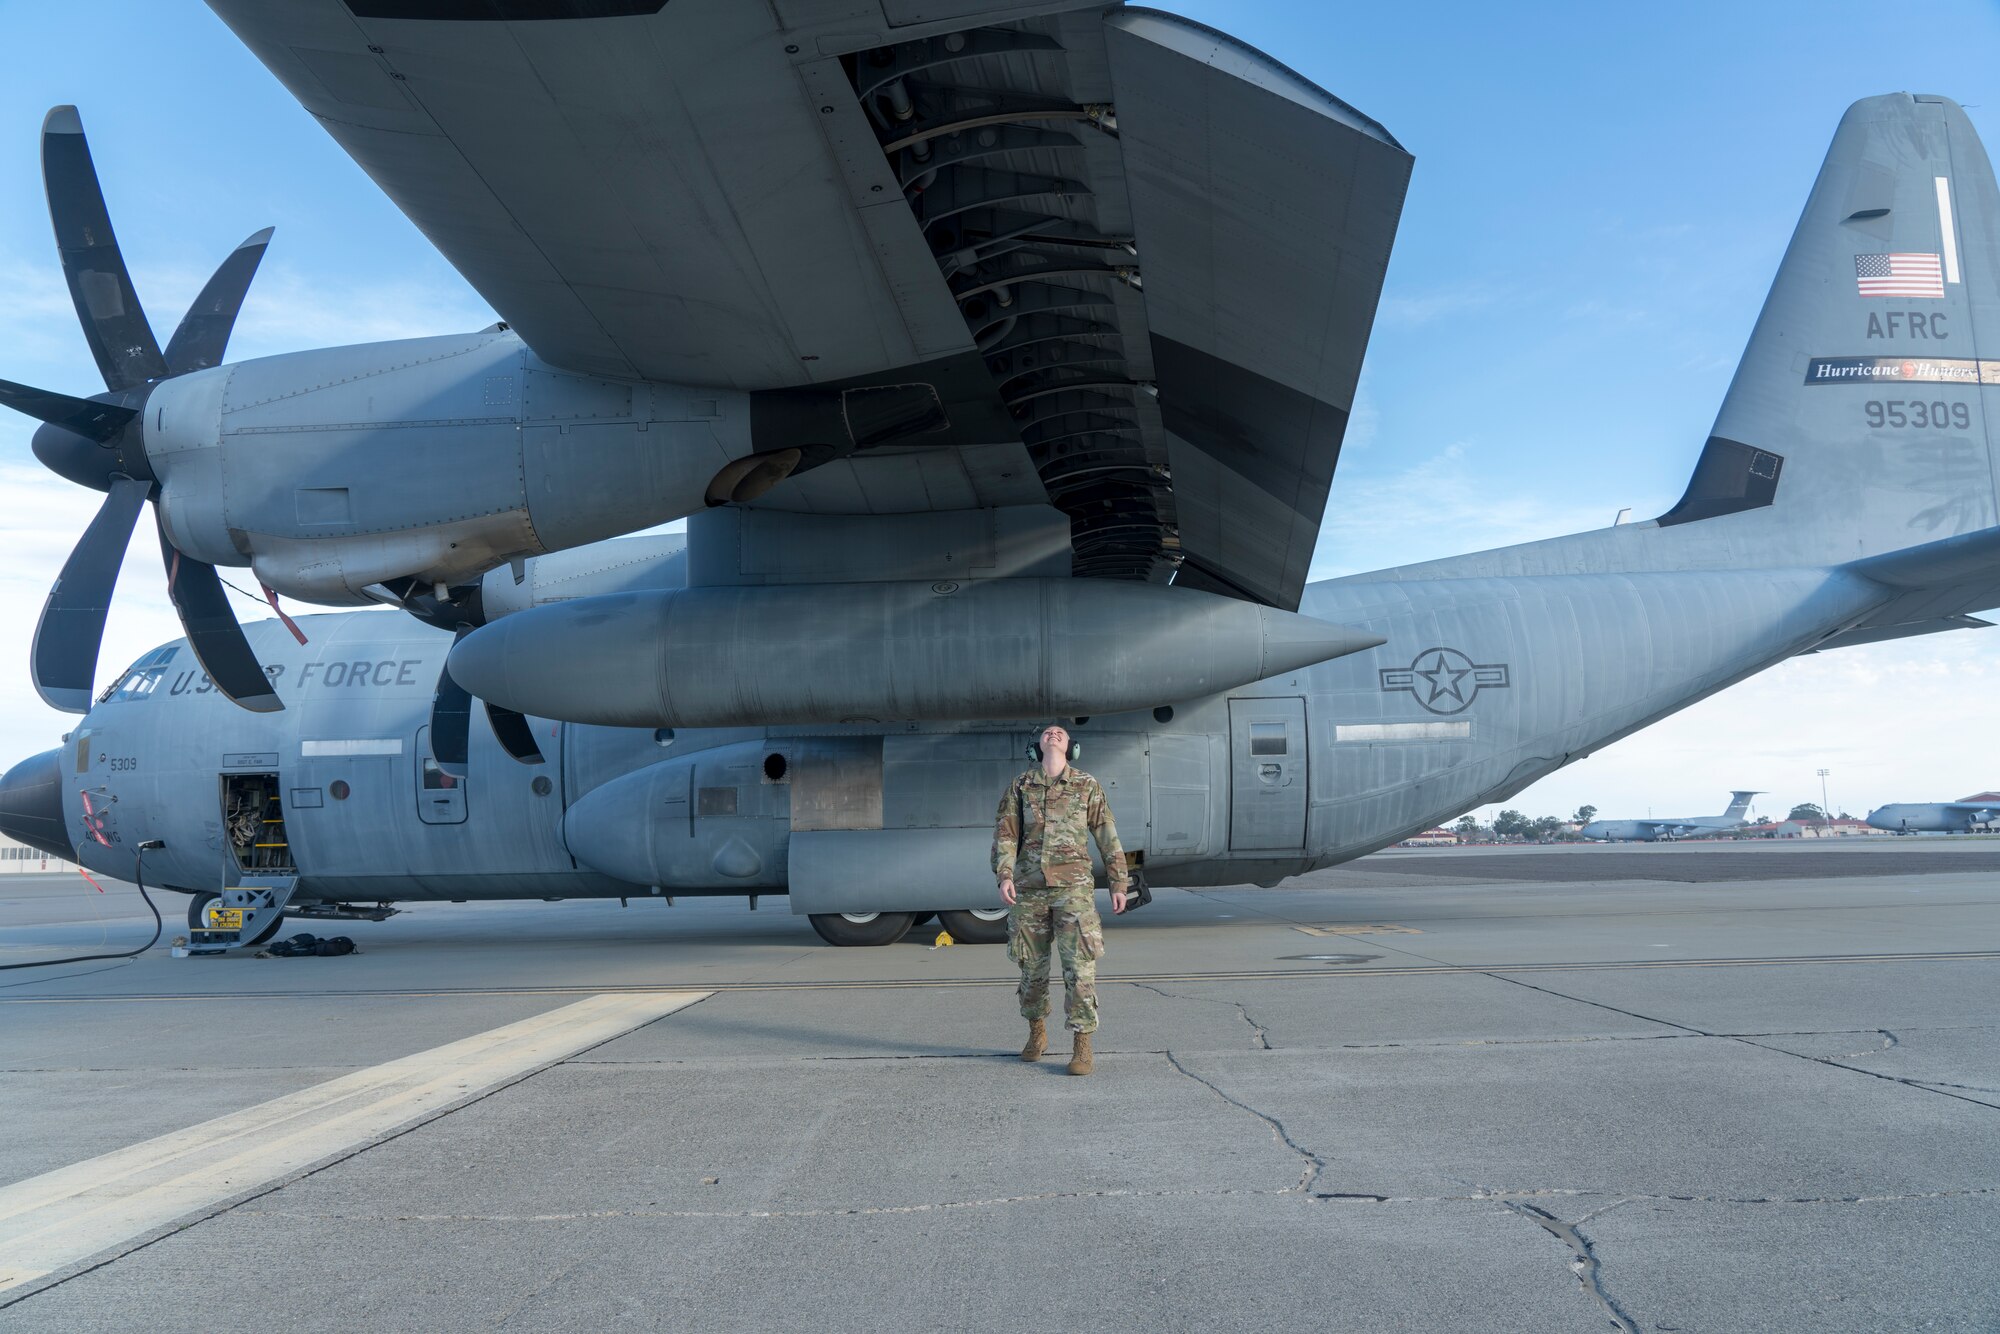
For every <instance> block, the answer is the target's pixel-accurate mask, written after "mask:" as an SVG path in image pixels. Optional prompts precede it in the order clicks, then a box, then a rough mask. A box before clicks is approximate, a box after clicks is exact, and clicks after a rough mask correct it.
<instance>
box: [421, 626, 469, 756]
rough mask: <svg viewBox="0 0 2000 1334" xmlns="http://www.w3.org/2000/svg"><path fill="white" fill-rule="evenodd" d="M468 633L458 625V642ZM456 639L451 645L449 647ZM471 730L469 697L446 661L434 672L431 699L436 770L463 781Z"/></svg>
mask: <svg viewBox="0 0 2000 1334" xmlns="http://www.w3.org/2000/svg"><path fill="white" fill-rule="evenodd" d="M471 633H472V627H471V626H469V625H461V626H460V627H459V628H458V639H463V638H465V637H466V636H467V635H469V634H471ZM458 639H454V640H453V641H452V645H453V647H456V646H457V644H458ZM471 727H472V696H471V695H470V694H468V693H466V689H465V687H464V686H462V685H460V684H459V683H458V682H457V681H455V680H453V679H452V675H451V662H450V659H449V658H447V659H446V661H445V665H444V666H443V667H441V668H439V669H438V683H437V693H436V694H434V695H432V696H431V758H432V759H434V760H436V761H437V762H438V767H439V768H440V769H443V770H444V771H445V772H446V773H449V774H453V775H455V776H457V777H459V778H463V777H465V763H466V755H467V751H468V743H469V741H470V736H469V733H470V731H471Z"/></svg>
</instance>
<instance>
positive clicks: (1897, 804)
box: [1868, 799, 2000, 834]
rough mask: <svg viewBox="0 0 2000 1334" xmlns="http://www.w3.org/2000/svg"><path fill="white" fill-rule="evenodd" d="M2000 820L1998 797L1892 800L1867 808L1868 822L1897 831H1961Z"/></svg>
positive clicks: (1879, 827) (1965, 831) (1921, 832)
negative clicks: (1960, 799)
mask: <svg viewBox="0 0 2000 1334" xmlns="http://www.w3.org/2000/svg"><path fill="white" fill-rule="evenodd" d="M1995 820H2000V799H1988V800H1981V801H1892V802H1890V803H1889V804H1888V805H1887V806H1878V807H1876V808H1875V809H1874V810H1872V811H1870V812H1868V823H1869V824H1872V825H1874V826H1875V827H1876V828H1877V829H1887V830H1891V831H1893V832H1895V833H1898V834H1963V833H1967V832H1969V831H1970V830H1971V828H1972V827H1973V826H1974V825H1981V824H1991V823H1992V822H1993V821H1995Z"/></svg>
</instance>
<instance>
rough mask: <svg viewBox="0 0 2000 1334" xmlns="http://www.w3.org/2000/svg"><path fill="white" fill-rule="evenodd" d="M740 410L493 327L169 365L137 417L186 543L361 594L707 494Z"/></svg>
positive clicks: (735, 451) (742, 423)
mask: <svg viewBox="0 0 2000 1334" xmlns="http://www.w3.org/2000/svg"><path fill="white" fill-rule="evenodd" d="M749 418H750V414H749V408H748V397H747V396H746V395H743V394H735V393H731V392H729V391H717V390H711V389H702V390H690V389H685V388H682V387H678V386H673V385H664V384H638V383H623V382H616V381H607V380H596V379H590V378H586V377H582V376H576V375H571V374H569V373H567V372H563V371H558V370H556V369H554V368H552V367H550V366H548V365H546V364H544V363H543V362H541V361H540V360H539V359H538V358H536V357H535V356H534V354H533V353H532V352H529V351H528V350H527V349H526V348H525V347H524V346H523V345H522V343H521V341H520V339H519V338H518V337H516V336H515V335H513V334H512V333H509V332H507V331H505V330H503V329H493V330H487V331H485V332H483V333H478V334H467V335H454V336H446V337H439V338H418V339H410V340H407V341H403V342H394V343H373V344H365V345H360V346H356V347H344V348H328V349H324V350H320V351H313V352H299V353H292V354H288V355H284V356H276V357H263V358H258V359H255V360H251V361H243V362H237V363H234V364H231V365H227V366H219V367H216V368H214V369H212V370H206V371H199V372H196V373H194V374H190V375H184V376H178V377H176V378H174V379H171V380H167V381H165V382H163V383H161V384H159V385H158V386H156V387H155V388H154V389H153V390H152V392H151V395H150V397H149V398H148V400H147V402H146V408H145V421H144V423H143V429H144V439H145V451H146V456H147V458H148V460H149V461H150V464H151V467H152V469H153V471H154V474H155V475H156V476H157V477H158V479H159V482H160V505H161V512H162V515H163V518H164V521H165V523H166V526H167V532H168V535H169V536H170V537H171V538H172V539H173V542H174V544H175V546H177V547H179V548H180V549H181V550H182V551H184V552H186V553H188V554H189V555H191V556H196V557H198V558H200V559H202V560H205V561H209V562H211V563H213V564H216V565H234V566H242V565H246V564H247V565H250V566H251V567H252V568H253V569H254V570H255V571H256V575H257V578H258V579H259V580H261V581H262V582H264V583H266V584H269V585H270V586H271V587H273V588H275V589H277V590H278V591H279V592H281V593H285V594H287V595H289V596H292V597H296V598H302V599H305V600H307V601H311V602H320V603H327V604H332V605H360V604H366V603H369V602H371V601H374V600H376V599H375V598H373V597H371V595H370V594H369V593H368V592H367V591H366V590H367V589H368V588H369V586H371V585H377V584H383V583H386V582H389V581H392V580H399V579H414V580H416V581H417V582H418V583H419V584H426V585H429V584H443V585H451V584H461V583H465V582H468V581H470V580H473V579H476V578H477V577H479V576H480V575H481V574H483V573H484V572H485V571H487V570H490V569H492V568H494V567H495V566H497V565H500V564H502V563H504V562H507V561H509V560H513V559H516V558H520V557H525V556H532V555H535V554H538V553H541V552H545V551H554V550H560V549H563V548H567V547H572V546H577V545H580V544H583V543H587V542H595V541H598V540H601V539H603V538H608V537H615V536H617V535H618V534H621V533H628V532H632V531H634V530H636V529H640V528H645V527H649V526H651V525H653V524H657V523H661V522H664V521H666V520H669V519H674V518H678V517H681V516H683V515H686V514H690V513H693V512H696V511H698V510H701V509H702V508H704V507H705V506H706V505H707V504H708V503H709V496H710V492H711V490H712V488H713V487H714V486H715V485H716V482H717V478H718V477H730V478H734V476H735V472H738V471H743V470H744V469H745V467H746V463H745V461H746V460H747V459H748V458H749V456H750V455H751V454H752V453H753V447H752V444H751V434H750V419H749ZM748 466H750V468H751V470H752V471H754V466H755V465H754V463H753V464H750V465H748Z"/></svg>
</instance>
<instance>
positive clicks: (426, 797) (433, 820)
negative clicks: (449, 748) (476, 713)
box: [417, 725, 465, 824]
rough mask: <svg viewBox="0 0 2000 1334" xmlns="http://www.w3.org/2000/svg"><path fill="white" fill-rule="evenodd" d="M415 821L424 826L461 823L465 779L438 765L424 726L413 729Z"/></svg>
mask: <svg viewBox="0 0 2000 1334" xmlns="http://www.w3.org/2000/svg"><path fill="white" fill-rule="evenodd" d="M417 818H419V819H421V820H422V821H423V822H424V823H425V824H464V823H465V780H464V779H463V778H460V777H458V776H457V775H455V774H448V773H446V772H445V771H444V769H443V768H442V767H440V766H439V764H438V762H437V757H436V756H435V755H433V754H432V753H431V729H430V727H429V726H428V725H426V726H423V727H419V728H418V729H417Z"/></svg>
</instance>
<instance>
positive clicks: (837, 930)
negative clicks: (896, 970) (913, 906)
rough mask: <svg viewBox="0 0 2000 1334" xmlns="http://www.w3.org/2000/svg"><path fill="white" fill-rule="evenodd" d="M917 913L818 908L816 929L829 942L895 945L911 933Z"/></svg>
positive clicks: (813, 916) (813, 920) (812, 917)
mask: <svg viewBox="0 0 2000 1334" xmlns="http://www.w3.org/2000/svg"><path fill="white" fill-rule="evenodd" d="M914 917H915V914H913V913H906V912H816V913H812V914H810V915H809V916H808V918H807V920H808V921H810V922H811V923H812V928H813V930H815V931H817V932H819V938H820V939H821V940H824V941H825V942H826V943H827V944H829V945H840V946H843V947H846V946H855V945H893V944H895V943H896V942H897V941H899V940H901V939H902V938H903V937H904V936H906V935H908V934H909V933H910V927H911V926H912V925H913V924H914Z"/></svg>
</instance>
